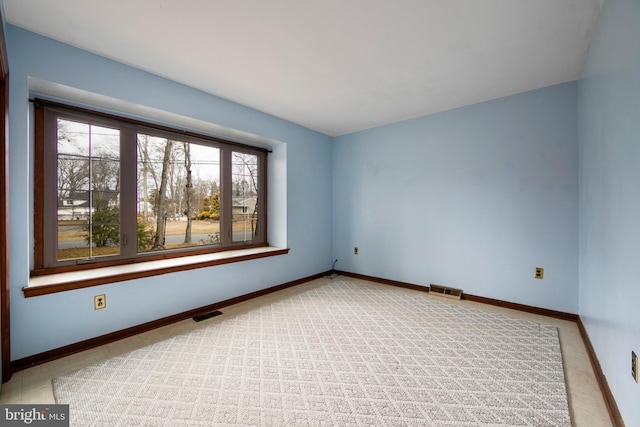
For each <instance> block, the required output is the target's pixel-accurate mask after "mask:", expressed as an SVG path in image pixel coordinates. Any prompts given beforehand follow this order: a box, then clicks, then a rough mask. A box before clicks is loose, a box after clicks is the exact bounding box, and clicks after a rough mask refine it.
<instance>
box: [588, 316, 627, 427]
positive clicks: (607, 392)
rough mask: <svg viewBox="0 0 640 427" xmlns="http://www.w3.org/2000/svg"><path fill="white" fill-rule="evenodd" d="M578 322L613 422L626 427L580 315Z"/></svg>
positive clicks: (616, 426) (617, 426) (619, 426)
mask: <svg viewBox="0 0 640 427" xmlns="http://www.w3.org/2000/svg"><path fill="white" fill-rule="evenodd" d="M576 323H577V324H578V329H579V330H580V335H581V336H582V341H583V342H584V346H585V348H586V349H587V353H588V354H589V360H590V361H591V367H592V368H593V372H594V373H595V375H596V379H597V380H598V385H599V386H600V391H601V392H602V396H603V397H604V403H605V405H606V406H607V410H608V411H609V416H610V417H611V423H612V424H613V426H614V427H624V421H623V420H622V415H621V414H620V410H619V409H618V404H617V403H616V400H615V399H614V397H613V393H611V389H610V388H609V383H608V382H607V378H606V377H605V376H604V372H602V367H601V366H600V361H599V360H598V356H596V352H595V350H594V349H593V345H592V344H591V340H590V339H589V334H588V333H587V330H586V328H585V327H584V323H582V318H580V317H578V320H577V321H576Z"/></svg>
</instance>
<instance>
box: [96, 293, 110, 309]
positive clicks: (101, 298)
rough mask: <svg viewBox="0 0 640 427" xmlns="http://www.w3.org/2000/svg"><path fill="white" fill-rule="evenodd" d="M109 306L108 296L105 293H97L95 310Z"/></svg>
mask: <svg viewBox="0 0 640 427" xmlns="http://www.w3.org/2000/svg"><path fill="white" fill-rule="evenodd" d="M106 306H107V296H106V295H105V294H101V295H96V296H95V297H93V308H94V310H100V309H102V308H105V307H106Z"/></svg>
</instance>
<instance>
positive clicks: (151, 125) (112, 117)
mask: <svg viewBox="0 0 640 427" xmlns="http://www.w3.org/2000/svg"><path fill="white" fill-rule="evenodd" d="M31 101H32V102H33V103H34V104H35V105H36V106H38V105H41V106H45V107H51V108H56V109H59V110H65V111H70V112H76V113H82V114H85V115H88V116H93V117H100V118H103V119H108V120H116V121H119V122H126V123H129V124H132V125H135V126H142V127H146V128H149V129H155V130H159V131H162V132H170V133H173V134H180V135H184V136H188V137H191V138H198V139H203V140H206V141H211V142H218V143H222V144H225V145H231V146H234V147H241V148H243V149H248V150H253V151H259V152H263V153H269V152H270V151H271V150H269V149H267V148H263V147H258V146H254V145H249V144H243V143H241V142H236V141H231V140H228V139H223V138H218V137H215V136H211V135H205V134H202V133H197V132H192V131H188V130H184V129H179V128H175V127H170V126H164V125H161V124H157V123H150V122H145V121H144V120H138V119H133V118H130V117H123V116H118V115H116V114H110V113H105V112H103V111H96V110H91V109H88V108H84V107H78V106H76V105H69V104H63V103H61V102H56V101H51V100H48V99H41V98H37V99H33V100H31Z"/></svg>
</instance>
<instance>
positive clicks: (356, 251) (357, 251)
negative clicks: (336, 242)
mask: <svg viewBox="0 0 640 427" xmlns="http://www.w3.org/2000/svg"><path fill="white" fill-rule="evenodd" d="M359 253H360V250H359V249H358V247H357V246H356V247H355V248H353V254H354V255H358V254H359Z"/></svg>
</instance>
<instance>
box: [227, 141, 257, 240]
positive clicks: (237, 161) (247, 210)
mask: <svg viewBox="0 0 640 427" xmlns="http://www.w3.org/2000/svg"><path fill="white" fill-rule="evenodd" d="M231 169H232V176H231V185H232V191H233V196H232V199H231V201H232V212H233V218H232V223H231V230H232V233H231V235H232V241H233V242H250V241H252V240H254V239H255V237H256V235H257V232H258V156H257V155H254V154H246V153H239V152H233V153H232V156H231Z"/></svg>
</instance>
